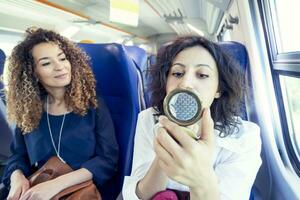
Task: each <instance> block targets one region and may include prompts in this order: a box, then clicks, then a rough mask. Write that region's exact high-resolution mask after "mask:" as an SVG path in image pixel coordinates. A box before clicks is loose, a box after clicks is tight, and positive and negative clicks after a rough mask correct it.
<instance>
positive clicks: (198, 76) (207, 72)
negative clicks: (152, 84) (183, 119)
mask: <svg viewBox="0 0 300 200" xmlns="http://www.w3.org/2000/svg"><path fill="white" fill-rule="evenodd" d="M218 85H219V73H218V69H217V64H216V62H215V60H214V58H213V57H212V56H211V54H210V53H209V52H208V51H207V50H206V49H205V48H203V47H202V46H194V47H190V48H187V49H184V50H182V51H181V52H180V53H178V54H177V56H176V57H175V58H174V60H173V62H172V66H171V67H170V70H169V73H168V76H167V85H166V92H167V94H169V93H170V92H171V91H172V90H174V89H176V88H183V89H190V90H193V91H195V92H196V93H197V94H198V95H199V97H200V99H201V101H202V105H203V107H209V106H210V105H211V104H212V102H213V100H214V99H215V98H219V97H220V96H221V95H220V92H219V91H218Z"/></svg>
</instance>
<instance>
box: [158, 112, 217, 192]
mask: <svg viewBox="0 0 300 200" xmlns="http://www.w3.org/2000/svg"><path fill="white" fill-rule="evenodd" d="M201 121H202V122H201V130H200V131H201V138H200V140H198V141H196V140H194V139H193V138H192V137H190V136H189V135H188V134H186V133H184V132H183V130H182V129H181V128H180V126H178V125H177V124H175V123H173V122H171V121H170V120H168V118H166V117H160V118H159V122H160V124H161V125H162V126H163V128H160V129H159V130H158V134H157V138H156V140H155V142H154V149H155V152H156V154H157V156H158V158H159V165H160V167H161V168H162V170H163V171H164V172H165V173H166V174H167V175H168V177H169V178H171V179H173V180H175V181H177V182H179V183H182V184H184V185H187V186H189V187H190V189H191V190H192V189H193V188H200V189H204V188H205V189H206V188H207V187H208V183H210V182H213V183H215V182H217V181H216V175H215V172H214V170H213V163H212V157H213V152H214V148H215V141H214V137H215V136H214V124H213V120H212V118H211V116H210V111H209V109H206V110H205V111H204V113H203V116H202V120H201Z"/></svg>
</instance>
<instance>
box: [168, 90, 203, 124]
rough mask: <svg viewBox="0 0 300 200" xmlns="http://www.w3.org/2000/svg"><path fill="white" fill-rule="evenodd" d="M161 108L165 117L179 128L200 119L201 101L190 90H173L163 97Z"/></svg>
mask: <svg viewBox="0 0 300 200" xmlns="http://www.w3.org/2000/svg"><path fill="white" fill-rule="evenodd" d="M163 107H164V112H165V114H166V116H167V117H168V118H169V119H170V120H171V121H173V122H175V123H177V124H178V125H181V126H189V125H192V124H194V123H196V122H197V121H199V120H200V118H201V113H202V105H201V101H200V99H199V97H198V96H197V94H195V93H194V92H192V91H191V90H187V89H175V90H173V91H172V92H170V93H169V94H168V95H167V96H166V97H165V99H164V103H163Z"/></svg>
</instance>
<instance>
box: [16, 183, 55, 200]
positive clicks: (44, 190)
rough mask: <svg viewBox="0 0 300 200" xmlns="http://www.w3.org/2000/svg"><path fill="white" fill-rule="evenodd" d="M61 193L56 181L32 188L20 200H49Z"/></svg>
mask: <svg viewBox="0 0 300 200" xmlns="http://www.w3.org/2000/svg"><path fill="white" fill-rule="evenodd" d="M59 192H60V191H59V188H58V185H57V184H55V179H54V180H50V181H46V182H43V183H40V184H38V185H35V186H34V187H32V188H30V189H29V190H27V191H26V192H25V194H24V195H22V196H21V198H20V200H30V199H34V200H49V199H51V198H52V197H53V196H55V195H56V194H57V193H59Z"/></svg>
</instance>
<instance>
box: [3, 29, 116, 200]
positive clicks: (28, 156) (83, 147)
mask: <svg viewBox="0 0 300 200" xmlns="http://www.w3.org/2000/svg"><path fill="white" fill-rule="evenodd" d="M8 68H9V79H8V81H9V82H8V91H7V110H8V119H9V121H10V122H14V123H15V124H16V126H17V128H16V130H15V136H14V141H13V144H12V146H11V150H12V156H11V157H10V158H9V159H8V163H7V166H6V168H5V171H4V176H3V177H2V180H3V183H4V184H5V186H6V187H7V188H8V189H9V195H8V199H22V200H23V199H32V198H35V199H50V198H51V197H53V196H54V195H56V194H57V193H59V192H60V191H62V190H64V189H65V188H68V187H70V186H72V185H75V184H78V183H82V182H85V181H88V180H91V179H93V181H94V183H95V184H96V185H97V186H98V187H99V186H101V185H102V184H103V183H104V182H105V181H107V180H108V179H110V178H111V177H112V176H113V174H114V173H115V172H116V166H117V160H118V145H117V142H116V138H115V133H114V128H113V123H112V120H111V117H110V115H109V112H108V109H107V107H106V106H105V104H104V102H103V101H101V99H99V98H97V96H96V90H95V82H96V81H95V78H94V75H93V72H92V70H91V68H90V66H89V58H88V56H87V55H86V54H85V53H84V52H83V51H82V50H81V49H80V48H78V47H77V46H76V45H75V44H73V43H72V42H71V41H69V40H68V39H66V38H64V37H63V36H61V35H59V34H57V33H56V32H53V31H50V30H45V29H41V28H38V29H28V30H27V35H26V37H25V39H24V40H23V41H22V42H21V43H19V44H18V45H17V46H16V47H15V48H14V49H13V52H12V54H11V56H10V58H9V66H8ZM52 156H57V157H58V158H60V159H61V160H62V161H63V162H66V163H67V164H68V165H70V166H71V167H72V169H73V170H74V171H73V172H70V173H68V174H65V175H62V176H59V177H58V178H56V179H53V180H50V181H47V182H44V183H41V184H38V185H36V186H34V187H32V188H30V185H29V181H28V179H27V177H28V176H29V175H31V174H32V173H33V172H34V170H37V169H39V168H40V167H41V166H43V164H44V163H45V162H46V161H47V160H48V159H49V158H50V157H52Z"/></svg>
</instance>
